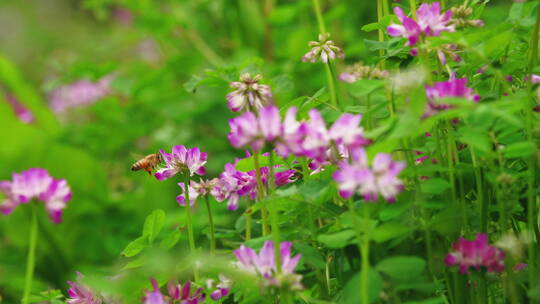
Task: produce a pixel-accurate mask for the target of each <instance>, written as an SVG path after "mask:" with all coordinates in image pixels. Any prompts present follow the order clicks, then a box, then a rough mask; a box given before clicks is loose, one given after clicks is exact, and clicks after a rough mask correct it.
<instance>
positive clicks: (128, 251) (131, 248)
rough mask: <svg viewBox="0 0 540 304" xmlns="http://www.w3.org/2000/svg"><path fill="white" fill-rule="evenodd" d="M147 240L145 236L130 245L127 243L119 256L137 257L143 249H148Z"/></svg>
mask: <svg viewBox="0 0 540 304" xmlns="http://www.w3.org/2000/svg"><path fill="white" fill-rule="evenodd" d="M148 245H149V244H148V239H147V237H146V236H141V237H139V238H137V239H135V240H134V241H132V242H131V243H129V244H128V245H127V246H126V248H124V250H122V253H121V255H123V256H125V257H127V258H130V257H134V256H136V255H138V254H139V253H140V252H141V251H142V250H143V249H145V248H146V247H148Z"/></svg>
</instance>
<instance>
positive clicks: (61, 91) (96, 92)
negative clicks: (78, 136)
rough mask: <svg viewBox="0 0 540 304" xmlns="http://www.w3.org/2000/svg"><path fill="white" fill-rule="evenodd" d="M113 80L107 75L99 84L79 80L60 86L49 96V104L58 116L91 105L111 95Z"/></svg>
mask: <svg viewBox="0 0 540 304" xmlns="http://www.w3.org/2000/svg"><path fill="white" fill-rule="evenodd" d="M111 80H112V76H111V75H107V76H105V77H103V78H101V79H100V80H98V81H97V82H91V81H88V80H79V81H76V82H74V83H72V84H69V85H64V86H60V87H58V88H56V89H55V90H53V91H52V92H51V93H50V94H49V104H50V106H51V108H52V110H53V111H54V113H56V114H58V115H60V114H63V113H65V112H66V111H67V110H68V109H70V108H74V107H83V106H87V105H91V104H93V103H95V102H97V101H99V100H100V99H102V98H103V97H105V96H107V95H108V94H110V85H111Z"/></svg>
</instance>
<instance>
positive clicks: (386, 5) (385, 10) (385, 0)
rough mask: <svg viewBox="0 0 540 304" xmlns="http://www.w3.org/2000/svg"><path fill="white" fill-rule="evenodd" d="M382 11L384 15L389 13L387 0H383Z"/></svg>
mask: <svg viewBox="0 0 540 304" xmlns="http://www.w3.org/2000/svg"><path fill="white" fill-rule="evenodd" d="M383 11H384V14H383V15H384V16H386V15H390V5H388V0H383Z"/></svg>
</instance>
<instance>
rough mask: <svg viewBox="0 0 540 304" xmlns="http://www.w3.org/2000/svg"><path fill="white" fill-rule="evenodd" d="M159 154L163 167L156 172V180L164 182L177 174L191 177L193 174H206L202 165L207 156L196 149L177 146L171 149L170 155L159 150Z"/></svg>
mask: <svg viewBox="0 0 540 304" xmlns="http://www.w3.org/2000/svg"><path fill="white" fill-rule="evenodd" d="M160 153H161V155H162V156H163V161H164V162H165V166H164V167H162V168H159V169H158V170H157V171H156V174H155V176H156V178H157V179H158V180H165V179H168V178H170V177H172V176H174V175H176V174H179V173H189V175H190V176H192V175H193V174H198V175H204V174H205V172H206V170H205V168H204V164H206V159H207V158H208V154H206V153H205V152H201V150H200V149H199V148H198V147H195V148H186V147H184V146H182V145H177V146H174V147H173V148H172V153H166V152H165V151H163V150H160Z"/></svg>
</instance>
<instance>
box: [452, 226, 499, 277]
mask: <svg viewBox="0 0 540 304" xmlns="http://www.w3.org/2000/svg"><path fill="white" fill-rule="evenodd" d="M452 248H453V250H454V251H453V252H451V253H449V254H448V255H447V256H446V258H445V260H444V262H445V263H446V265H447V266H448V267H451V266H455V265H458V266H459V272H460V273H462V274H467V273H469V268H470V267H473V268H476V269H477V270H480V267H485V268H486V269H487V271H489V272H502V271H504V252H503V251H502V250H501V249H499V248H496V247H493V246H490V245H489V244H488V237H487V235H486V234H484V233H478V234H477V235H476V239H475V240H473V241H469V240H466V239H464V238H463V237H460V238H459V241H458V242H456V243H454V246H453V247H452Z"/></svg>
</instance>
